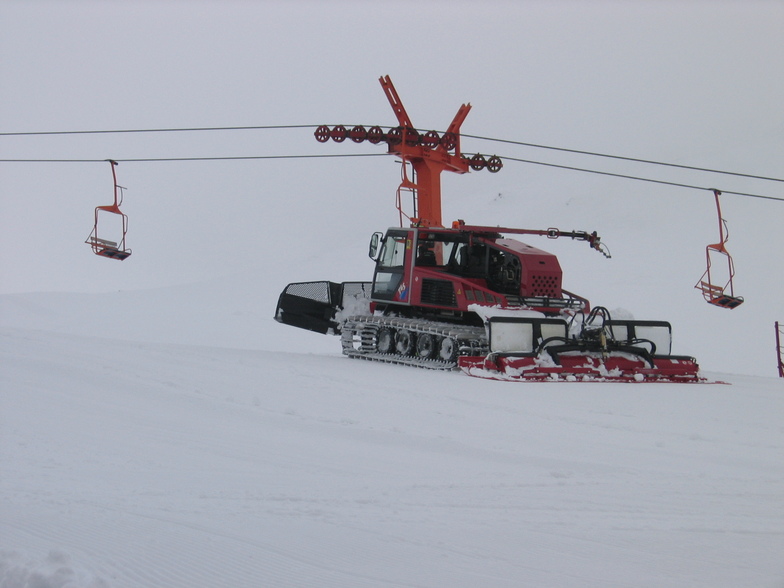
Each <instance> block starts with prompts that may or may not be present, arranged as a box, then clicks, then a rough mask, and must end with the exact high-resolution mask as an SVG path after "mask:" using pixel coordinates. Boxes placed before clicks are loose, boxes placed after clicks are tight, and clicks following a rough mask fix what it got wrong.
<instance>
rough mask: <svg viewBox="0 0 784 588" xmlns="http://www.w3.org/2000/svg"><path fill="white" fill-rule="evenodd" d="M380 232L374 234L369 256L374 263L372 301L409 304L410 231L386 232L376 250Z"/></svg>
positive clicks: (412, 237) (411, 246) (411, 237)
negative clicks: (379, 246)
mask: <svg viewBox="0 0 784 588" xmlns="http://www.w3.org/2000/svg"><path fill="white" fill-rule="evenodd" d="M379 236H380V233H375V234H374V235H373V240H372V241H371V245H370V257H371V258H373V259H375V260H376V272H375V274H374V275H373V290H372V293H371V299H372V300H379V301H388V302H396V303H398V304H409V303H410V301H409V295H410V272H411V266H412V263H411V257H412V255H413V253H412V252H413V248H414V231H413V230H412V229H389V230H388V231H387V234H386V235H385V236H384V238H383V241H382V242H381V249H380V251H379V250H378V238H379Z"/></svg>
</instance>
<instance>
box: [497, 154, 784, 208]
mask: <svg viewBox="0 0 784 588" xmlns="http://www.w3.org/2000/svg"><path fill="white" fill-rule="evenodd" d="M501 159H503V160H504V161H517V162H520V163H530V164H532V165H544V166H547V167H555V168H558V169H568V170H572V171H579V172H585V173H589V174H598V175H602V176H612V177H615V178H624V179H627V180H637V181H640V182H651V183H654V184H664V185H667V186H677V187H679V188H691V189H693V190H711V191H713V190H714V189H715V188H708V187H705V186H695V185H692V184H682V183H680V182H669V181H666V180H654V179H652V178H642V177H640V176H630V175H626V174H616V173H613V172H606V171H599V170H595V169H585V168H582V167H573V166H569V165H558V164H555V163H545V162H543V161H532V160H530V159H520V158H517V157H503V156H501ZM720 192H721V193H722V194H734V195H735V196H745V197H748V198H763V199H765V200H778V201H780V202H784V198H778V197H776V196H763V195H761V194H748V193H746V192H733V191H732V190H723V189H722V190H720Z"/></svg>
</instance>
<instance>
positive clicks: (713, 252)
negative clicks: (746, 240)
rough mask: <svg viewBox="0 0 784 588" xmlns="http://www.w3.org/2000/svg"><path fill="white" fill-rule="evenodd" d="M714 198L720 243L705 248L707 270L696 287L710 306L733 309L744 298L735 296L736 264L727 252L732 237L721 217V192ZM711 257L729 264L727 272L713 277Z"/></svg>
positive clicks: (714, 194)
mask: <svg viewBox="0 0 784 588" xmlns="http://www.w3.org/2000/svg"><path fill="white" fill-rule="evenodd" d="M713 196H714V198H715V199H716V210H717V212H718V215H719V242H718V243H713V244H712V245H708V246H707V247H706V248H705V259H706V262H707V269H706V270H705V273H704V274H702V277H701V278H700V281H699V282H697V284H695V286H694V287H695V288H696V289H697V290H700V291H701V292H702V295H703V297H704V298H705V300H706V301H707V302H709V303H710V304H713V305H714V306H720V307H721V308H729V309H733V308H737V307H738V306H740V305H741V304H743V298H742V297H741V296H735V290H734V287H733V284H732V280H733V278H734V277H735V264H734V263H733V262H732V256H731V255H730V253H729V251H727V247H726V244H727V241H729V238H730V235H729V230H728V229H727V221H726V220H724V219H723V218H722V216H721V203H720V202H719V196H721V192H719V191H718V190H714V191H713ZM711 256H713V257H714V258H716V259H717V260H721V259H722V258H723V261H724V263H726V264H727V265H726V268H727V269H726V272H724V271H723V270H719V271H716V270H715V269H714V271H713V274H712V275H711ZM717 274H720V275H721V278H720V279H716V278H717ZM725 277H726V278H727V281H726V282H725V281H724V279H723V278H725ZM722 282H723V284H722Z"/></svg>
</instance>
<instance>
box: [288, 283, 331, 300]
mask: <svg viewBox="0 0 784 588" xmlns="http://www.w3.org/2000/svg"><path fill="white" fill-rule="evenodd" d="M329 287H330V283H329V282H300V283H297V284H289V285H288V286H287V287H286V294H289V295H291V296H299V297H300V298H307V299H309V300H318V301H319V302H329V301H330V295H329Z"/></svg>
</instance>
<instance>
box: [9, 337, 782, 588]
mask: <svg viewBox="0 0 784 588" xmlns="http://www.w3.org/2000/svg"><path fill="white" fill-rule="evenodd" d="M0 334H1V335H2V339H1V341H2V343H1V344H0V368H1V369H2V395H1V396H0V472H1V474H0V585H2V586H3V588H22V587H31V586H36V587H47V588H49V587H51V588H54V587H58V588H61V587H62V588H65V587H66V586H67V587H68V588H76V587H89V588H107V587H121V588H136V587H139V588H142V587H143V588H148V587H150V586H155V587H161V588H162V587H171V588H179V587H183V588H185V587H187V588H193V587H195V586H232V587H258V586H276V587H289V586H292V587H293V586H303V587H305V586H307V587H312V586H320V587H330V586H335V587H342V588H344V587H348V586H368V587H370V586H372V587H393V586H394V587H401V586H410V587H443V586H451V587H461V586H463V587H475V586H494V587H507V586H508V587H519V586H537V587H558V588H564V587H570V586H574V587H580V588H585V587H591V586H595V587H612V586H619V587H620V586H626V587H632V586H633V587H642V586H650V587H661V586H667V587H668V588H673V587H676V588H677V587H684V588H686V587H688V588H694V587H699V586H704V587H710V588H721V587H727V588H736V587H738V586H755V587H771V588H773V587H780V586H782V584H783V583H784V564H782V563H781V562H782V560H781V554H782V552H784V533H783V532H782V529H784V502H783V499H782V497H783V496H784V460H782V455H784V435H783V430H782V424H781V414H782V410H783V409H784V394H782V392H784V385H782V381H779V380H776V379H772V378H755V377H741V376H729V375H723V374H722V375H720V374H709V375H710V376H712V377H714V378H718V379H723V380H728V381H730V382H731V385H672V384H669V385H657V384H647V385H627V384H588V385H581V384H531V383H529V384H524V385H523V384H507V383H500V382H489V381H481V380H476V379H473V378H468V377H465V376H462V375H460V374H457V373H430V372H427V371H423V370H417V369H413V368H402V367H397V366H386V365H380V364H374V363H366V362H360V361H352V360H349V359H346V358H343V357H342V356H340V355H338V354H336V353H323V354H294V353H280V352H276V353H273V352H263V351H253V350H232V349H225V348H223V349H222V348H217V347H197V346H185V345H174V344H165V343H142V342H129V341H120V340H116V339H108V338H107V339H104V338H99V337H97V336H77V335H72V334H60V333H54V332H51V331H39V330H32V329H18V328H9V327H4V328H2V329H1V330H0Z"/></svg>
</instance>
